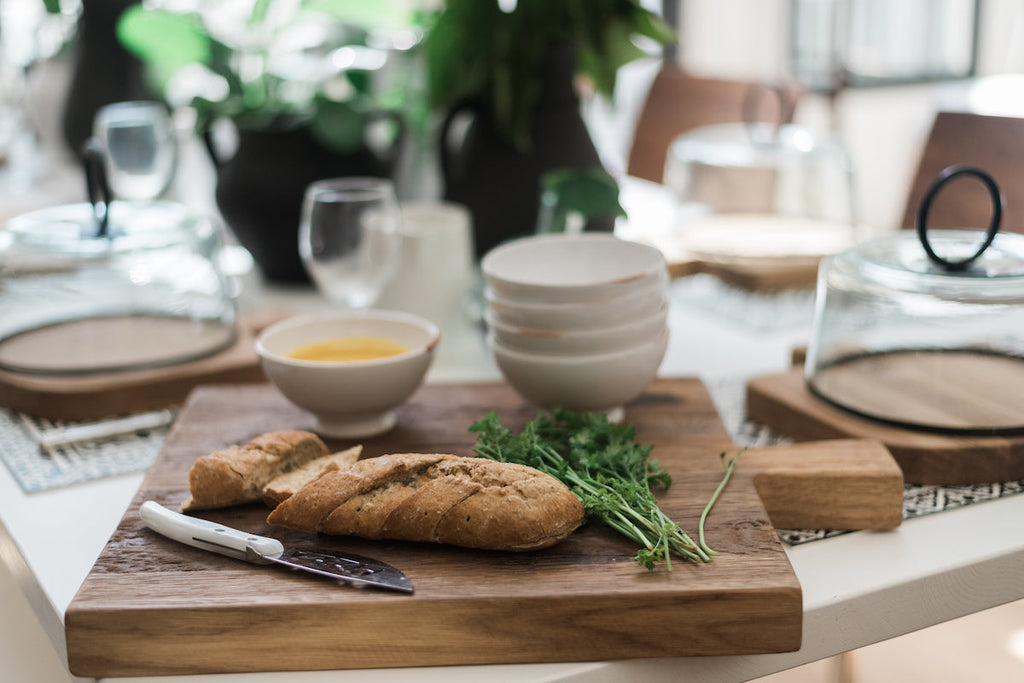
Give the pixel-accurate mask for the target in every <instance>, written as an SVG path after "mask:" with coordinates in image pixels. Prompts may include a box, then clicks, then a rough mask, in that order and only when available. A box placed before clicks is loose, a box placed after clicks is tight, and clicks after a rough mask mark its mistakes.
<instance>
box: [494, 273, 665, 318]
mask: <svg viewBox="0 0 1024 683" xmlns="http://www.w3.org/2000/svg"><path fill="white" fill-rule="evenodd" d="M667 290H668V287H667V285H666V284H665V283H663V282H661V281H660V280H655V281H652V282H651V283H650V284H644V285H640V286H638V287H636V288H634V289H627V290H626V291H624V292H617V293H614V294H609V295H608V296H603V297H600V298H598V299H588V300H586V301H537V300H535V299H516V298H514V297H509V296H505V295H502V294H501V293H499V292H497V291H495V290H494V289H493V288H492V287H490V286H489V285H488V286H485V287H484V300H485V301H486V302H487V303H489V304H494V305H496V306H503V307H505V308H510V309H511V308H516V309H520V310H521V311H523V312H524V313H564V312H565V311H571V310H577V309H578V310H587V311H589V312H593V311H595V310H599V309H600V307H602V306H612V305H627V304H623V303H622V302H624V301H642V300H643V299H645V298H646V297H652V298H653V297H654V296H655V295H657V296H658V297H660V298H662V299H664V298H666V297H667ZM591 307H593V308H591Z"/></svg>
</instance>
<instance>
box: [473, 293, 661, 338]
mask: <svg viewBox="0 0 1024 683" xmlns="http://www.w3.org/2000/svg"><path fill="white" fill-rule="evenodd" d="M668 316H669V304H668V301H667V300H666V301H662V303H661V305H660V306H659V307H658V308H657V309H656V310H655V311H654V312H653V313H648V314H647V315H645V316H643V317H641V318H634V319H633V320H628V321H627V322H624V323H619V324H616V325H603V326H601V327H588V328H583V329H578V330H576V329H569V330H564V329H551V330H544V329H540V328H534V327H527V326H525V325H514V324H512V323H509V322H506V321H504V320H502V319H501V314H500V313H498V312H497V311H495V310H493V309H492V308H491V307H490V306H487V307H486V308H485V309H484V322H485V323H487V325H488V327H493V328H497V329H499V330H501V332H502V333H503V334H515V335H521V336H524V337H531V338H533V337H541V338H545V339H555V338H557V339H564V338H571V339H585V338H593V337H600V336H602V335H605V334H617V333H619V332H622V331H624V330H627V329H629V328H632V327H636V326H637V325H646V324H648V323H650V322H652V321H654V320H659V319H663V320H665V321H666V322H667V321H668Z"/></svg>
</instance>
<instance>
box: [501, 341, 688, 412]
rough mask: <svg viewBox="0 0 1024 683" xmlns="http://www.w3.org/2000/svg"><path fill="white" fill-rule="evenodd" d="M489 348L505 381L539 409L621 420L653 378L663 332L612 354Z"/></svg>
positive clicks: (661, 350)
mask: <svg viewBox="0 0 1024 683" xmlns="http://www.w3.org/2000/svg"><path fill="white" fill-rule="evenodd" d="M488 343H489V344H490V346H491V350H492V351H493V352H494V359H495V361H496V362H497V364H498V368H499V369H500V370H501V373H502V375H504V377H505V380H506V381H507V382H508V383H509V384H510V385H511V386H512V387H513V388H514V389H515V390H516V391H517V392H519V395H520V396H522V397H523V398H525V399H526V400H528V401H530V402H531V403H533V404H535V405H537V406H538V407H540V408H553V407H556V406H562V407H564V408H568V409H570V410H575V411H579V412H605V413H608V414H609V417H610V418H611V419H617V418H618V417H620V416H621V413H622V406H623V405H624V404H625V403H628V402H629V401H631V400H632V399H634V398H636V397H637V396H639V395H640V394H641V393H642V392H643V390H644V389H645V388H646V387H647V385H648V384H649V383H650V382H651V380H653V379H654V378H655V377H656V376H657V374H658V367H659V366H660V365H661V360H662V358H664V356H665V349H666V348H667V347H668V332H665V333H664V334H662V335H661V336H659V337H657V338H655V339H651V340H648V341H645V342H643V343H641V344H637V345H636V346H631V347H628V348H626V349H623V350H621V351H615V352H613V353H601V354H589V355H569V356H552V355H544V354H536V353H524V352H522V351H515V350H513V349H510V348H508V347H506V346H503V345H501V344H499V343H498V342H496V341H495V340H494V337H493V335H489V337H488Z"/></svg>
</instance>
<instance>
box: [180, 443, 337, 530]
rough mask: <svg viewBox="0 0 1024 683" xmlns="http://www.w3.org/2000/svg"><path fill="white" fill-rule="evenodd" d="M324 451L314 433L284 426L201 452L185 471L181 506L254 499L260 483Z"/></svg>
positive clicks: (201, 506)
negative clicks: (240, 442)
mask: <svg viewBox="0 0 1024 683" xmlns="http://www.w3.org/2000/svg"><path fill="white" fill-rule="evenodd" d="M328 453H329V451H328V450H327V446H326V445H324V442H323V441H321V440H320V437H318V436H317V435H316V434H313V433H311V432H300V431H290V430H287V431H279V432H268V433H267V434H262V435H260V436H258V437H256V438H255V439H253V440H252V441H250V442H249V443H247V444H245V445H244V446H228V447H227V448H225V449H223V450H219V451H216V452H214V453H210V454H209V455H204V456H202V457H200V458H199V459H198V460H196V461H195V463H194V464H193V465H192V468H191V469H190V470H189V471H188V487H189V493H190V494H191V497H190V498H189V499H188V500H186V501H185V502H184V503H183V504H182V506H181V509H182V510H185V511H189V510H206V509H210V508H222V507H228V506H229V505H240V504H242V503H251V502H253V501H258V500H260V499H261V498H262V496H263V487H264V486H266V484H267V483H268V482H270V480H272V479H273V478H274V477H277V476H278V475H281V474H284V473H285V472H289V471H291V470H293V469H295V468H296V467H301V466H302V465H304V464H306V463H307V462H308V461H310V460H313V459H314V458H319V457H322V456H324V455H327V454H328Z"/></svg>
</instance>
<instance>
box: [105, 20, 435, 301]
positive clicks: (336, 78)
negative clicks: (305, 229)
mask: <svg viewBox="0 0 1024 683" xmlns="http://www.w3.org/2000/svg"><path fill="white" fill-rule="evenodd" d="M412 25H413V24H412V19H411V18H410V17H409V16H408V14H407V13H406V12H404V10H403V8H402V6H401V4H400V3H394V4H389V3H387V2H380V3H375V4H374V6H373V7H372V8H368V7H366V6H365V3H359V2H353V1H352V0H348V1H346V0H300V1H298V2H279V1H275V0H257V1H256V2H254V3H250V4H248V5H246V4H244V3H243V4H241V5H239V4H237V3H208V4H205V5H202V6H201V8H200V9H196V10H189V11H184V12H179V11H172V10H170V9H161V8H159V7H145V6H139V7H135V8H132V9H130V10H128V11H127V12H126V13H125V14H124V15H122V18H121V21H120V24H119V27H118V28H119V31H118V36H119V39H120V41H121V42H122V43H123V44H124V45H125V47H126V48H127V49H128V50H129V51H131V52H132V53H134V54H135V55H137V56H138V57H139V58H140V59H141V60H142V62H143V63H144V64H145V65H146V67H147V76H148V78H149V79H150V80H151V82H152V83H153V84H154V86H155V87H156V88H157V89H158V90H159V91H160V92H162V93H163V95H164V98H165V99H166V100H167V101H168V103H169V104H171V105H172V106H174V107H181V106H187V107H190V108H191V109H192V110H193V111H194V112H195V118H196V128H197V132H198V133H199V134H200V135H202V136H203V137H204V139H205V140H206V141H207V142H208V143H209V144H208V147H209V149H210V150H211V155H212V156H213V160H214V163H215V166H216V168H217V189H216V199H217V205H218V208H219V209H220V211H221V214H222V215H223V217H224V219H225V221H226V222H227V224H228V226H229V227H230V228H231V230H232V232H233V233H234V235H235V236H236V237H237V238H238V241H239V242H240V243H241V244H242V245H243V246H244V247H246V248H247V249H248V250H249V251H250V252H251V253H252V255H253V258H254V260H255V261H256V263H257V265H258V266H259V268H260V270H261V272H262V273H263V275H264V276H265V277H266V278H267V279H269V280H273V281H285V282H287V281H296V282H305V281H307V275H306V272H305V269H304V268H303V266H302V263H301V260H300V259H299V256H298V247H297V230H298V222H299V213H300V207H301V203H302V194H303V191H304V190H305V188H306V187H307V186H308V185H309V184H310V183H312V182H313V181H315V180H319V179H322V178H328V177H337V176H353V175H359V176H374V177H391V176H392V175H393V174H394V171H395V168H396V164H397V163H398V158H399V152H400V150H401V148H402V144H403V139H404V133H405V124H404V120H403V117H402V116H401V113H400V112H399V105H400V104H401V102H402V99H403V98H402V92H401V88H402V83H401V79H403V78H406V74H407V73H408V69H407V68H406V65H404V64H403V60H404V59H406V57H405V55H404V49H403V48H408V47H409V46H410V45H412V44H414V43H415V41H416V37H415V36H414V37H413V38H410V37H409V36H410V35H411V33H410V31H409V30H408V29H409V27H411V26H412ZM396 36H401V37H400V38H396ZM392 76H394V78H392ZM382 84H384V85H382ZM219 120H230V121H231V122H233V123H234V128H235V129H236V130H237V145H236V151H235V152H234V154H228V153H225V152H224V151H222V150H221V149H220V148H219V147H218V145H217V144H216V140H214V138H213V136H211V135H210V131H211V129H212V126H213V125H214V124H215V123H216V122H217V121H219Z"/></svg>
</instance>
